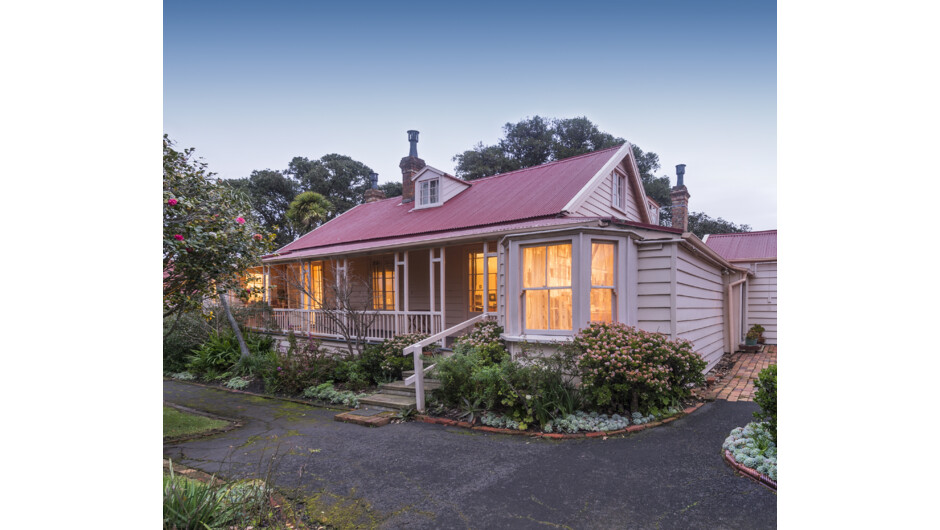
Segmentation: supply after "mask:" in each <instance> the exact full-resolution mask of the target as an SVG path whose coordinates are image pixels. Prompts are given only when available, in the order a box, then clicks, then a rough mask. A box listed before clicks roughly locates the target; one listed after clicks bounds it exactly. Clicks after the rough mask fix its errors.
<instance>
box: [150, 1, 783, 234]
mask: <svg viewBox="0 0 940 530" xmlns="http://www.w3.org/2000/svg"><path fill="white" fill-rule="evenodd" d="M163 74H164V85H163V88H164V131H165V132H166V133H168V134H169V135H170V136H171V138H173V139H175V140H176V141H177V142H178V143H179V145H180V146H181V147H195V148H196V149H197V153H199V154H200V155H201V156H202V157H203V158H204V159H205V160H206V161H207V162H208V163H209V167H210V169H212V170H213V171H215V172H217V173H218V174H219V175H220V176H222V177H224V178H237V177H245V176H248V175H249V174H250V173H251V171H252V170H254V169H266V168H270V169H283V168H285V167H286V166H287V163H288V162H289V161H290V159H291V158H292V157H294V156H306V157H309V158H319V157H320V156H323V155H324V154H327V153H334V152H335V153H341V154H345V155H349V156H351V157H352V158H354V159H356V160H359V161H361V162H363V163H365V164H367V165H368V166H370V167H371V168H373V169H374V170H375V171H376V172H378V173H379V179H380V182H386V181H391V180H399V179H400V178H401V176H400V170H399V169H398V162H399V160H400V159H401V157H402V156H405V155H407V151H408V143H407V139H406V135H405V131H406V130H407V129H417V130H419V131H421V137H420V143H419V144H418V154H419V155H420V156H421V157H422V158H423V159H424V160H426V161H427V163H428V164H430V165H432V166H435V167H437V168H440V169H443V170H446V171H450V172H452V171H453V166H454V162H453V161H452V158H453V156H454V155H455V154H457V153H460V152H462V151H464V150H466V149H469V148H470V147H472V146H473V145H474V144H476V143H477V142H480V141H482V142H483V143H485V144H491V143H494V142H495V141H496V140H497V138H499V137H500V136H501V134H502V129H501V127H502V125H503V124H505V123H506V122H515V121H518V120H521V119H523V118H525V117H528V116H533V115H540V116H544V117H559V118H561V117H575V116H587V117H588V118H589V119H591V120H592V121H593V122H594V123H596V124H598V126H599V127H600V128H601V130H603V131H606V132H609V133H611V134H614V135H616V136H620V137H623V138H626V139H627V140H629V141H631V142H632V143H634V144H637V145H639V146H640V147H641V148H642V149H644V150H646V151H654V152H656V153H658V154H659V156H660V160H661V162H662V165H663V167H662V169H661V170H660V172H659V174H668V175H670V176H671V177H673V180H674V171H675V165H676V164H679V163H685V164H687V165H688V168H687V170H686V184H687V186H688V188H689V192H690V193H691V196H692V198H691V200H690V208H691V209H692V210H693V211H704V212H706V213H708V214H709V215H711V216H712V217H718V216H721V217H724V218H725V219H728V220H730V221H734V222H736V223H747V224H750V225H751V226H752V228H753V229H755V230H765V229H771V228H776V226H777V218H776V212H777V204H776V184H777V182H776V164H777V159H776V127H777V122H776V104H777V101H776V3H775V2H760V1H757V2H690V1H686V2H679V1H662V2H630V1H626V2H570V1H567V2H551V1H541V2H505V1H504V2H492V3H491V2H472V3H470V2H467V3H463V4H452V3H448V2H419V1H411V2H329V3H322V4H320V3H308V2H278V1H271V2H179V1H175V0H167V1H166V2H164V72H163Z"/></svg>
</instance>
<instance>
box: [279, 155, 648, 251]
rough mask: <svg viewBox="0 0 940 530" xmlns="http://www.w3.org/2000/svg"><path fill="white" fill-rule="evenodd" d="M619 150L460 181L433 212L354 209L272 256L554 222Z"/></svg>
mask: <svg viewBox="0 0 940 530" xmlns="http://www.w3.org/2000/svg"><path fill="white" fill-rule="evenodd" d="M626 145H629V144H626ZM620 149H621V147H619V146H618V147H612V148H610V149H604V150H601V151H595V152H593V153H587V154H584V155H580V156H575V157H571V158H566V159H564V160H558V161H556V162H551V163H548V164H543V165H541V166H535V167H530V168H526V169H520V170H518V171H512V172H509V173H503V174H500V175H494V176H492V177H486V178H481V179H477V180H470V181H466V183H467V184H469V185H470V187H469V188H468V189H466V190H464V191H463V192H461V193H460V194H458V195H456V196H455V197H453V198H452V199H450V200H449V201H447V203H446V204H443V205H441V206H440V207H438V208H424V209H415V208H414V205H413V204H411V203H409V204H402V203H401V197H392V198H389V199H385V200H382V201H376V202H371V203H366V204H360V205H358V206H356V207H354V208H352V209H350V210H347V211H346V212H344V213H343V214H342V215H340V216H338V217H336V218H334V219H333V220H331V221H329V222H328V223H326V224H324V225H322V226H320V227H319V228H317V229H316V230H313V231H312V232H309V233H307V234H306V235H304V236H302V237H301V238H299V239H297V240H296V241H294V242H293V243H290V244H288V245H286V246H284V247H283V248H281V249H280V250H278V251H277V252H276V253H275V254H280V255H284V254H288V253H293V252H297V251H299V250H302V249H309V248H317V247H324V246H329V245H338V244H342V243H351V242H354V241H367V240H372V239H380V238H388V237H402V236H409V235H417V234H424V233H430V232H440V231H446V230H457V229H464V228H471V227H477V226H487V225H495V224H500V223H507V222H511V221H523V220H527V219H538V218H547V217H556V216H559V215H561V213H562V212H563V211H564V210H565V205H566V204H568V203H569V201H571V199H572V198H573V197H575V196H576V195H577V194H578V193H579V192H580V191H581V190H582V189H583V188H584V187H585V186H586V185H587V184H588V183H589V182H590V181H591V179H592V178H594V177H595V176H596V175H597V173H598V171H600V170H601V168H603V167H605V166H606V165H608V163H609V162H610V160H611V159H613V158H615V156H616V155H617V153H618V152H619V151H620ZM619 160H620V159H619V158H618V159H617V160H616V161H615V162H614V164H616V163H617V162H619Z"/></svg>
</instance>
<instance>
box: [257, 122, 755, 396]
mask: <svg viewBox="0 0 940 530" xmlns="http://www.w3.org/2000/svg"><path fill="white" fill-rule="evenodd" d="M408 138H409V142H410V152H409V155H408V156H406V157H404V158H402V160H401V163H400V165H399V167H400V168H401V171H402V189H403V194H402V196H401V197H392V198H384V196H383V194H382V192H381V191H379V190H378V189H376V184H375V183H376V182H377V176H376V175H373V189H371V190H369V191H368V192H367V193H366V202H365V203H363V204H360V205H358V206H356V207H354V208H352V209H350V210H348V211H346V212H345V213H343V214H342V215H340V216H338V217H336V218H335V219H333V220H331V221H329V222H328V223H325V224H324V225H322V226H320V227H319V228H317V229H316V230H313V231H312V232H309V233H308V234H306V235H304V236H303V237H301V238H299V239H297V240H296V241H294V242H292V243H290V244H289V245H286V246H284V247H283V248H281V249H279V250H278V251H276V252H275V253H273V254H271V255H268V256H265V257H264V258H263V267H259V268H257V269H255V270H253V271H252V273H251V274H250V275H249V284H250V286H252V287H253V293H255V294H254V296H255V297H256V299H258V300H264V301H266V302H268V303H269V304H270V306H271V307H272V308H273V311H274V314H275V320H276V323H277V327H278V328H280V329H282V330H284V331H288V330H295V331H299V332H306V333H312V334H314V335H316V336H318V337H321V338H323V339H327V340H329V339H333V340H344V339H346V340H348V339H349V337H350V336H351V335H350V332H349V327H350V326H349V324H350V322H349V320H348V319H347V320H343V319H344V318H346V317H344V316H342V315H343V314H344V313H343V309H344V308H347V311H346V314H350V311H349V310H348V309H349V308H352V307H359V308H363V311H362V312H361V313H362V314H364V313H366V312H367V313H368V318H365V319H360V321H359V323H358V324H357V326H358V328H357V329H356V333H355V336H357V337H359V338H362V339H363V340H374V341H379V340H383V339H387V338H390V337H393V336H395V335H399V334H403V333H410V332H422V333H427V334H430V335H433V337H432V339H431V340H432V341H433V342H439V341H445V343H446V341H447V340H448V338H449V337H450V336H452V335H453V334H455V333H458V332H460V331H461V330H463V329H465V328H467V327H469V325H471V324H473V323H475V322H478V321H480V320H483V319H495V320H497V321H498V322H499V324H500V325H501V326H502V327H503V329H504V334H503V338H504V339H505V341H506V342H507V344H508V346H509V349H510V351H511V352H512V353H513V354H514V355H515V354H518V353H519V352H520V351H521V348H522V347H523V345H524V344H530V345H531V344H540V345H542V347H544V348H551V347H552V345H553V344H557V343H559V342H563V341H568V340H570V339H571V337H572V336H573V335H574V334H575V333H577V331H578V330H579V329H580V328H582V327H584V326H586V325H587V324H588V323H589V322H591V321H618V322H623V323H625V324H628V325H631V326H638V327H640V328H642V329H646V330H649V331H654V332H659V333H664V334H666V335H668V336H669V337H671V338H683V339H688V340H690V341H692V343H693V345H694V348H695V350H696V351H697V352H698V353H700V354H701V355H702V357H703V358H704V359H705V361H706V362H707V365H708V369H710V368H711V367H712V366H714V365H715V364H716V363H717V362H718V360H719V359H720V358H721V356H722V354H723V353H724V352H730V351H734V349H735V348H736V347H737V345H738V344H739V342H740V337H741V336H742V335H743V329H742V322H743V321H742V317H741V310H742V305H741V302H740V301H741V300H742V292H743V291H744V284H745V283H746V282H747V279H748V277H749V275H752V274H754V273H753V272H752V271H749V270H748V268H747V266H745V265H741V264H737V263H734V262H732V261H730V260H728V259H726V258H725V257H723V256H722V255H721V254H720V253H719V252H716V251H715V250H714V249H713V248H712V247H710V246H709V245H706V244H705V243H704V242H702V241H701V240H700V239H699V238H698V237H696V236H695V235H693V234H691V233H689V232H687V223H688V200H689V197H690V195H689V192H688V189H687V188H686V186H685V185H684V173H685V166H684V165H679V166H677V177H678V181H677V185H676V187H674V188H673V190H672V196H671V198H672V203H673V206H672V222H673V226H672V227H665V226H659V205H658V204H656V202H655V201H653V200H651V199H650V198H649V197H647V196H646V194H645V192H644V190H643V185H642V182H641V180H640V174H639V170H638V168H637V165H636V161H635V160H634V158H633V152H632V148H631V146H630V144H629V143H625V144H623V145H621V146H618V147H613V148H610V149H605V150H601V151H596V152H593V153H589V154H584V155H580V156H576V157H572V158H568V159H564V160H559V161H556V162H551V163H548V164H544V165H541V166H537V167H530V168H526V169H522V170H518V171H513V172H510V173H504V174H499V175H494V176H491V177H487V178H481V179H477V180H473V181H464V180H461V179H459V178H456V177H454V176H453V175H449V174H447V173H446V172H444V171H441V170H439V169H436V168H434V167H432V166H429V165H427V164H425V162H424V160H422V159H420V158H418V154H417V143H418V132H417V131H408ZM338 315H339V317H338ZM360 316H361V315H360ZM363 322H364V323H363ZM344 326H346V329H343V327H344ZM352 327H356V326H352ZM419 384H420V383H419ZM419 394H420V392H419ZM419 403H420V402H419ZM419 408H420V406H419Z"/></svg>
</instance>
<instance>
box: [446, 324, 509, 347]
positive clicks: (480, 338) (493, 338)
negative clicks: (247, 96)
mask: <svg viewBox="0 0 940 530" xmlns="http://www.w3.org/2000/svg"><path fill="white" fill-rule="evenodd" d="M502 332H503V328H502V327H501V326H499V325H498V324H497V323H496V322H495V321H493V320H485V321H483V322H480V323H479V324H477V325H476V326H474V327H473V329H472V330H471V331H470V332H469V333H467V334H466V335H464V336H462V337H458V338H457V339H456V340H455V341H454V350H455V351H456V349H457V347H458V346H461V345H464V346H470V347H473V346H486V345H493V344H498V345H500V346H502V345H503V341H502V340H500V338H499V336H500V334H502Z"/></svg>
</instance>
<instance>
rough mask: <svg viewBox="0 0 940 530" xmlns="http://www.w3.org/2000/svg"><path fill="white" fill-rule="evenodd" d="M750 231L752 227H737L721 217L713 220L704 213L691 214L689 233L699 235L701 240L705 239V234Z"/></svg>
mask: <svg viewBox="0 0 940 530" xmlns="http://www.w3.org/2000/svg"><path fill="white" fill-rule="evenodd" d="M750 231H751V227H750V225H745V224H741V225H736V224H734V223H732V222H731V221H725V220H724V219H722V218H721V217H719V218H718V219H712V218H711V217H709V216H708V215H706V214H705V213H704V212H690V213H689V232H692V233H693V234H695V235H697V236H698V237H699V239H702V238H704V237H705V234H733V233H737V232H750Z"/></svg>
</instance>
